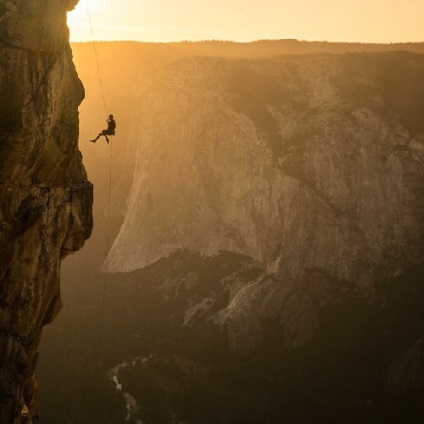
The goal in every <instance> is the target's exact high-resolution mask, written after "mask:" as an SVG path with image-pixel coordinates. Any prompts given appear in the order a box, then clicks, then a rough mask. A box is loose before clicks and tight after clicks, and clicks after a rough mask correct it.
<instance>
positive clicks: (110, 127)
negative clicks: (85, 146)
mask: <svg viewBox="0 0 424 424" xmlns="http://www.w3.org/2000/svg"><path fill="white" fill-rule="evenodd" d="M115 130H116V122H115V119H114V117H113V115H109V119H108V120H107V129H106V130H103V131H102V132H99V135H98V136H97V137H96V138H94V139H93V140H90V141H91V142H92V143H95V142H96V141H97V140H98V139H99V138H100V137H101V136H103V137H105V138H106V142H107V143H108V144H109V138H108V135H115Z"/></svg>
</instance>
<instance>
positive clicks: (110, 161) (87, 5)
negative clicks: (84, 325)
mask: <svg viewBox="0 0 424 424" xmlns="http://www.w3.org/2000/svg"><path fill="white" fill-rule="evenodd" d="M85 4H86V7H87V15H88V20H89V24H90V30H91V38H92V44H93V50H94V55H95V58H96V66H97V74H98V76H99V83H100V89H101V93H102V100H103V106H104V110H105V115H106V119H107V118H108V116H109V115H108V109H107V104H106V98H105V89H104V85H103V80H102V73H101V70H100V62H99V54H98V52H97V47H96V39H95V35H94V28H93V21H92V19H91V13H90V6H89V0H85ZM109 144H110V158H109V187H108V193H107V199H108V200H107V216H106V227H107V228H106V252H105V262H104V267H105V268H104V282H103V296H102V311H101V328H100V331H101V333H102V336H104V334H103V330H104V329H103V327H104V321H105V320H104V318H105V309H106V293H107V276H108V272H109V248H110V232H109V229H110V217H111V213H110V211H111V193H112V162H113V148H112V145H113V143H112V142H111V143H109Z"/></svg>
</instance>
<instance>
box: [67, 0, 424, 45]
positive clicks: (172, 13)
mask: <svg viewBox="0 0 424 424" xmlns="http://www.w3.org/2000/svg"><path fill="white" fill-rule="evenodd" d="M87 4H88V10H89V12H90V16H91V20H92V23H93V33H94V38H95V39H98V40H138V41H156V42H160V41H181V40H210V39H219V40H233V41H251V40H257V39H281V38H297V39H299V40H327V41H359V42H383V43H390V42H406V41H424V0H80V3H79V5H78V6H77V8H76V9H75V10H74V11H73V12H71V13H69V15H68V23H69V26H70V29H71V41H87V40H92V38H93V37H92V33H91V29H90V25H89V19H88V16H89V15H88V10H87Z"/></svg>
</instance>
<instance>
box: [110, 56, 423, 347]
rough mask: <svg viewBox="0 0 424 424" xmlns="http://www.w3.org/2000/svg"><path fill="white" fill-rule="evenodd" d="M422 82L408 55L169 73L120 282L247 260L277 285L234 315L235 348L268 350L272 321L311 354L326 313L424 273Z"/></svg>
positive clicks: (238, 302) (252, 289)
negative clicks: (185, 261) (263, 342)
mask: <svg viewBox="0 0 424 424" xmlns="http://www.w3.org/2000/svg"><path fill="white" fill-rule="evenodd" d="M423 77H424V58H423V56H421V55H415V54H411V53H401V52H394V53H375V54H360V53H358V54H348V55H340V56H337V55H336V56H319V55H318V56H304V57H298V58H294V57H281V58H274V59H269V60H267V59H263V60H258V61H248V60H234V61H229V60H224V59H213V58H211V59H208V58H192V59H185V60H182V61H180V62H178V63H176V64H174V65H172V66H170V67H168V68H167V69H166V70H164V71H163V72H162V73H161V74H160V75H159V76H158V77H157V79H156V81H155V83H154V84H153V85H152V88H151V90H150V91H149V92H148V93H147V95H145V96H144V100H143V102H142V105H141V116H142V120H141V124H140V134H141V139H140V144H139V150H138V152H137V155H138V159H137V163H136V169H135V173H134V181H133V186H132V189H131V192H130V197H129V201H128V211H127V215H126V218H125V221H124V224H123V226H122V229H121V231H120V234H119V236H118V238H117V239H116V241H115V243H114V246H113V248H112V250H111V253H110V255H109V269H110V270H111V271H121V272H122V271H132V270H135V269H140V268H143V267H144V266H146V265H148V264H150V263H152V262H154V261H156V260H158V259H159V258H161V257H166V256H168V255H169V254H171V253H172V252H175V251H177V250H188V251H192V252H197V253H199V254H200V255H214V254H216V253H217V252H219V251H229V252H234V253H237V254H243V255H247V256H249V257H251V258H253V259H254V260H256V261H259V262H260V263H262V264H263V266H264V268H265V274H264V276H263V277H261V278H259V279H257V280H256V281H252V282H251V283H250V284H248V285H247V286H245V287H244V288H243V289H242V290H240V291H239V292H238V293H237V294H236V295H235V296H233V297H232V300H231V302H230V303H229V305H228V306H227V309H226V314H227V315H226V317H227V318H226V319H227V325H228V329H229V335H230V342H231V341H232V343H233V346H234V348H235V349H236V350H237V347H240V350H244V347H243V346H245V345H246V343H245V342H246V337H243V331H247V330H246V328H247V327H249V328H251V331H249V340H255V339H257V340H259V339H260V337H259V336H258V337H255V334H257V335H258V334H259V332H260V320H261V318H263V316H264V311H266V313H265V315H268V316H269V315H272V317H273V318H277V319H279V320H280V321H281V322H282V323H283V326H284V340H285V343H286V344H287V345H288V346H293V347H294V346H302V345H304V344H305V343H306V342H307V341H308V340H310V339H311V337H312V336H313V334H314V332H315V330H316V328H317V326H318V325H319V324H318V321H319V320H318V315H319V310H320V308H322V307H323V306H325V305H334V304H338V303H340V302H341V301H342V300H343V299H352V298H365V297H368V298H369V299H372V293H373V292H374V290H375V286H376V284H377V283H378V282H381V281H385V280H387V279H391V278H395V277H397V276H399V275H402V273H403V272H404V271H405V270H407V269H408V268H410V267H411V266H414V265H415V264H419V263H422V257H421V252H422V249H423V247H424V246H423V244H424V237H423V235H424V233H423V230H424V225H423V216H424V209H423V208H424V201H423V197H422V193H423V191H424V178H423V177H424V167H423V161H424V124H423V121H422V116H423V113H424V105H423V101H422V98H423V97H422V95H423V93H424V84H423V81H424V79H423ZM266 275H268V276H269V275H272V278H271V279H267V277H266ZM270 305H272V307H271V306H270ZM246 326H247V327H246ZM252 344H253V346H254V345H255V342H253V343H251V342H248V343H247V345H248V346H247V348H248V349H250V348H252V346H251V345H252Z"/></svg>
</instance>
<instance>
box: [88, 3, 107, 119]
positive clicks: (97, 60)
mask: <svg viewBox="0 0 424 424" xmlns="http://www.w3.org/2000/svg"><path fill="white" fill-rule="evenodd" d="M85 5H86V6H87V15H88V21H89V23H90V30H91V39H92V40H93V50H94V55H95V57H96V65H97V74H98V76H99V83H100V89H101V92H102V99H103V106H104V109H105V115H106V118H107V117H108V114H107V105H106V98H105V90H104V87H103V80H102V73H101V72H100V63H99V54H98V52H97V47H96V38H95V36H94V28H93V21H92V19H91V12H90V6H89V1H88V0H85Z"/></svg>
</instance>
